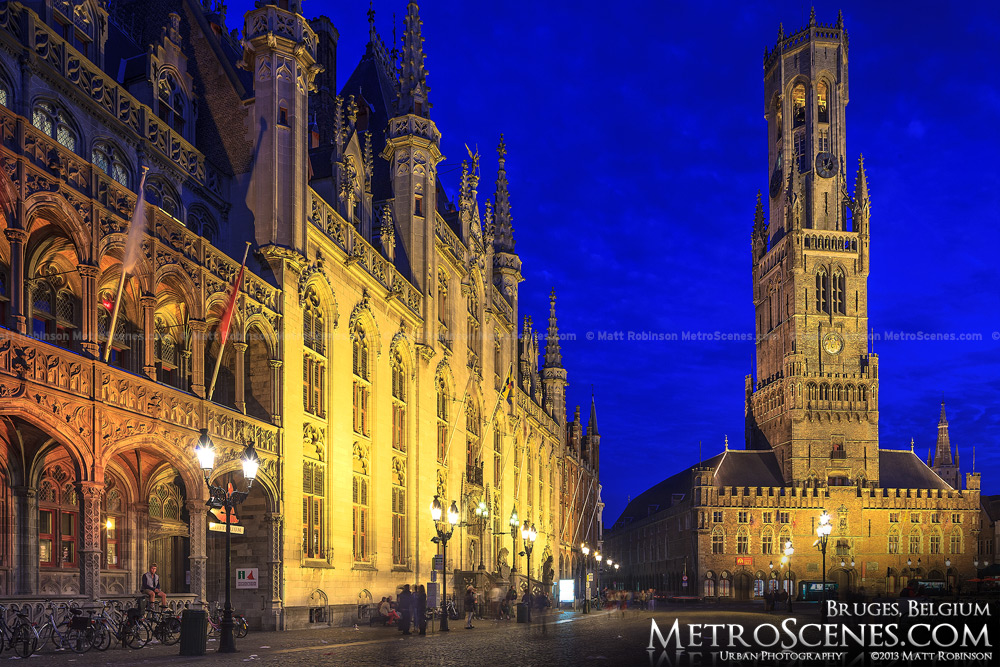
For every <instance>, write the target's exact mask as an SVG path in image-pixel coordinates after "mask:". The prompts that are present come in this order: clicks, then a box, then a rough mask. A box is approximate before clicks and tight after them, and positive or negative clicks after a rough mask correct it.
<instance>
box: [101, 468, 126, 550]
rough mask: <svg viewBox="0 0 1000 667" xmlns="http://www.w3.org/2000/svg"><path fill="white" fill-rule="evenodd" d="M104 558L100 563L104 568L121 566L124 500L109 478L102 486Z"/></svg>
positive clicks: (112, 480) (116, 486)
mask: <svg viewBox="0 0 1000 667" xmlns="http://www.w3.org/2000/svg"><path fill="white" fill-rule="evenodd" d="M102 524H103V528H104V530H103V531H102V533H103V542H104V545H103V546H104V559H103V563H102V565H101V567H102V568H105V569H113V570H116V569H120V568H121V567H122V551H121V544H122V541H123V540H122V537H123V534H124V531H125V502H124V499H123V498H122V492H121V490H120V489H119V488H118V485H117V483H116V481H115V480H114V479H109V480H108V482H107V484H105V486H104V517H103V521H102Z"/></svg>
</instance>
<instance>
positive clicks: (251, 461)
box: [194, 428, 260, 653]
mask: <svg viewBox="0 0 1000 667" xmlns="http://www.w3.org/2000/svg"><path fill="white" fill-rule="evenodd" d="M194 452H195V455H196V456H197V457H198V465H199V466H201V471H202V473H203V474H204V475H205V484H206V485H207V486H208V493H209V498H210V500H209V501H208V505H209V507H214V508H224V509H225V512H226V603H225V607H224V608H223V613H222V623H221V626H222V637H221V639H220V641H219V651H218V652H219V653H236V637H235V635H234V634H233V603H232V600H231V599H230V588H231V587H232V570H231V568H232V538H231V535H232V529H231V526H232V525H233V524H232V521H231V519H232V513H233V508H234V507H236V506H237V505H240V504H242V503H243V501H244V500H246V499H247V496H248V495H250V487H252V486H253V481H254V479H256V477H257V469H258V468H260V458H258V456H257V452H256V451H254V447H253V445H252V444H250V445H247V447H246V450H245V451H244V452H243V479H244V480H246V483H247V490H246V491H235V490H232V486H231V485H230V486H229V487H227V488H223V487H221V486H215V485H213V484H212V482H211V481H209V475H210V474H211V472H212V469H213V468H215V445H213V444H212V439H211V438H210V437H209V436H208V429H207V428H203V429H201V437H200V438H198V446H197V447H195V450H194Z"/></svg>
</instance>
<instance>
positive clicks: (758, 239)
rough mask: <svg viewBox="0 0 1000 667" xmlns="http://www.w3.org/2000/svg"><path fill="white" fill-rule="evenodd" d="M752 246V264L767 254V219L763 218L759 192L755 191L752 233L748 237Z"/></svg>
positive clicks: (762, 206)
mask: <svg viewBox="0 0 1000 667" xmlns="http://www.w3.org/2000/svg"><path fill="white" fill-rule="evenodd" d="M750 239H751V245H752V246H753V259H754V262H756V261H757V260H759V259H760V258H761V257H763V256H764V254H765V253H767V218H766V217H765V216H764V205H763V204H762V203H761V201H760V190H758V191H757V209H756V210H755V211H754V216H753V233H752V234H751V235H750Z"/></svg>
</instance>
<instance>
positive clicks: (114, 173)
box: [90, 141, 132, 188]
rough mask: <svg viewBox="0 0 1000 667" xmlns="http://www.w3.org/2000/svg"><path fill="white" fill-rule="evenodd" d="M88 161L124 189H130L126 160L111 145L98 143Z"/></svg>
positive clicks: (130, 181) (104, 142)
mask: <svg viewBox="0 0 1000 667" xmlns="http://www.w3.org/2000/svg"><path fill="white" fill-rule="evenodd" d="M90 161H91V162H93V163H94V165H95V166H97V167H98V168H100V169H101V171H103V172H104V173H105V174H107V175H108V176H110V177H111V178H112V179H114V180H115V181H117V182H118V183H119V184H121V185H123V186H125V187H126V188H131V187H132V175H131V173H130V172H129V168H128V160H127V159H126V158H125V155H124V154H123V153H122V152H121V151H120V150H118V148H116V147H115V146H114V145H113V144H111V143H109V142H107V141H98V142H97V143H95V144H94V149H93V150H92V151H91V154H90Z"/></svg>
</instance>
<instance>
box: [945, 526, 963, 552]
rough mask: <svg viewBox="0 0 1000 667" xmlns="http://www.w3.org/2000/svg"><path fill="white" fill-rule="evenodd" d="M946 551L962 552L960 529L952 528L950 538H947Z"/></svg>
mask: <svg viewBox="0 0 1000 667" xmlns="http://www.w3.org/2000/svg"><path fill="white" fill-rule="evenodd" d="M948 552H949V553H952V554H960V553H962V531H961V530H958V529H952V531H951V538H950V539H949V545H948Z"/></svg>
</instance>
